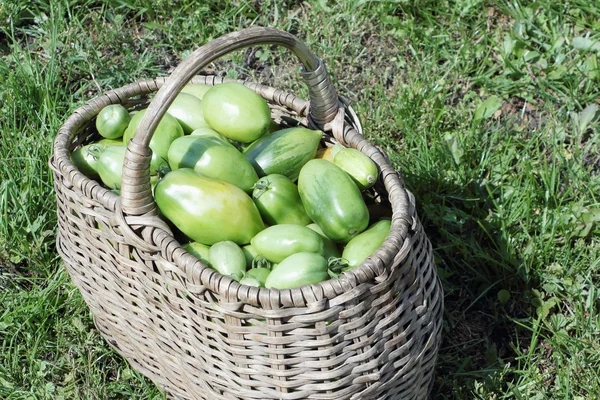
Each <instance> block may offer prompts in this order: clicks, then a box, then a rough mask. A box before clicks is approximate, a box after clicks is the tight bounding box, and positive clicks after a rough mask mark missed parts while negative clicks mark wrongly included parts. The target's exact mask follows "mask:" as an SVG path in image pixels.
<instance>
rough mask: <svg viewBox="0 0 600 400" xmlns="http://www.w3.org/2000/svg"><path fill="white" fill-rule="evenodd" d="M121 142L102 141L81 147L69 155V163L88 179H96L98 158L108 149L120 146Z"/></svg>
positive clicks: (97, 176)
mask: <svg viewBox="0 0 600 400" xmlns="http://www.w3.org/2000/svg"><path fill="white" fill-rule="evenodd" d="M122 144H123V142H122V141H121V140H114V139H102V140H100V141H98V142H95V143H90V144H87V145H85V146H82V147H80V148H78V149H77V150H75V151H74V152H72V153H71V162H73V165H75V166H76V167H77V169H78V170H79V171H81V173H82V174H84V175H85V176H87V177H88V178H90V179H98V178H99V175H98V158H99V157H100V154H102V152H103V151H104V150H105V149H106V148H107V147H108V146H114V145H122Z"/></svg>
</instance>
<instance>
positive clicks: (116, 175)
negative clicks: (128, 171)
mask: <svg viewBox="0 0 600 400" xmlns="http://www.w3.org/2000/svg"><path fill="white" fill-rule="evenodd" d="M126 150H127V147H126V146H125V145H122V144H121V145H119V146H108V147H107V148H106V149H104V151H103V152H102V153H100V156H99V157H98V163H97V170H98V175H100V179H101V180H102V183H104V184H105V185H106V186H107V187H108V188H109V189H117V190H120V189H121V179H122V177H123V161H124V160H125V151H126Z"/></svg>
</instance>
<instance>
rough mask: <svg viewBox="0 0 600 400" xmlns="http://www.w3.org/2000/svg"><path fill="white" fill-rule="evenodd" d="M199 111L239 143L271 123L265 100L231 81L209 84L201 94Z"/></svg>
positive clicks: (267, 128)
mask: <svg viewBox="0 0 600 400" xmlns="http://www.w3.org/2000/svg"><path fill="white" fill-rule="evenodd" d="M202 112H203V113H204V119H205V120H206V122H208V124H209V125H210V127H211V128H213V129H214V130H216V131H217V132H219V133H220V134H222V135H224V136H226V137H228V138H229V139H233V140H237V141H238V142H242V143H248V142H252V141H254V140H256V139H258V138H259V137H261V136H262V135H264V134H265V133H267V132H268V131H269V126H270V125H271V110H270V108H269V105H268V104H267V101H266V100H265V99H263V98H262V97H261V96H260V95H258V94H257V93H256V92H254V91H253V90H251V89H248V88H247V87H246V86H244V85H242V84H240V83H235V82H229V83H223V84H220V85H215V86H213V87H212V88H210V89H209V90H208V91H207V92H206V93H205V94H204V97H203V98H202Z"/></svg>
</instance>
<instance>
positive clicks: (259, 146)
mask: <svg viewBox="0 0 600 400" xmlns="http://www.w3.org/2000/svg"><path fill="white" fill-rule="evenodd" d="M322 135H323V132H321V131H316V130H310V129H306V128H302V127H300V128H289V129H282V130H280V131H277V132H274V133H272V134H270V135H266V136H263V137H262V138H260V139H258V140H256V141H255V142H254V143H252V144H251V145H250V146H248V147H247V148H246V149H244V155H245V156H246V158H247V159H248V161H250V164H252V166H253V167H254V169H255V170H256V172H257V173H258V176H265V175H271V174H281V175H285V176H286V177H288V178H289V179H290V180H291V181H295V180H296V179H298V174H299V173H300V169H302V167H303V166H304V164H306V163H307V162H308V161H309V160H311V159H313V158H314V157H315V155H316V154H317V149H318V147H319V142H320V141H321V137H322Z"/></svg>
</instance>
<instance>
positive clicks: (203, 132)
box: [190, 128, 229, 143]
mask: <svg viewBox="0 0 600 400" xmlns="http://www.w3.org/2000/svg"><path fill="white" fill-rule="evenodd" d="M190 136H198V137H205V136H210V137H214V138H217V139H221V140H222V141H224V142H227V143H229V141H228V140H227V138H226V137H225V136H223V135H221V134H220V133H219V132H217V131H215V130H214V129H210V128H198V129H195V130H194V131H192V133H190Z"/></svg>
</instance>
